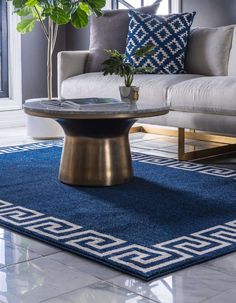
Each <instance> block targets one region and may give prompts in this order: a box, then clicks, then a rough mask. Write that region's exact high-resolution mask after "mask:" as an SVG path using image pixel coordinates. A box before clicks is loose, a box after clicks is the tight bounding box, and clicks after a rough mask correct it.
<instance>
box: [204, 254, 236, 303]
mask: <svg viewBox="0 0 236 303" xmlns="http://www.w3.org/2000/svg"><path fill="white" fill-rule="evenodd" d="M203 265H204V266H206V267H209V268H212V269H216V270H218V271H221V272H224V273H226V274H229V275H233V276H235V277H236V252H235V253H231V254H229V255H225V256H222V257H220V258H216V259H213V260H211V261H208V262H206V263H204V264H203ZM235 302H236V301H235Z"/></svg>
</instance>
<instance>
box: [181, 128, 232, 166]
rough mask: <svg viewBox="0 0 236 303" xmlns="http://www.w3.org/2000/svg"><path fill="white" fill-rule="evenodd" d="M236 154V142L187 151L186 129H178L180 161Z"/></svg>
mask: <svg viewBox="0 0 236 303" xmlns="http://www.w3.org/2000/svg"><path fill="white" fill-rule="evenodd" d="M232 154H235V155H236V144H228V145H223V146H219V147H213V148H208V149H203V150H198V151H191V152H187V153H186V152H185V129H184V128H179V129H178V159H179V160H180V161H196V160H201V159H208V158H218V157H225V156H229V155H232Z"/></svg>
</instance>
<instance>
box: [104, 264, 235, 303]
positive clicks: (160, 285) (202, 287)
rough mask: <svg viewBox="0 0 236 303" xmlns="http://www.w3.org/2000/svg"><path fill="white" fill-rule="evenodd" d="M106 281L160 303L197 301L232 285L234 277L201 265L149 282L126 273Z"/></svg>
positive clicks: (196, 302) (233, 286) (197, 302)
mask: <svg viewBox="0 0 236 303" xmlns="http://www.w3.org/2000/svg"><path fill="white" fill-rule="evenodd" d="M109 282H111V283H114V284H116V285H118V286H120V287H123V288H127V289H129V290H130V291H133V292H135V293H137V294H139V295H141V296H145V297H147V298H149V299H152V300H154V301H155V300H156V301H159V302H161V303H190V302H191V303H200V302H202V301H203V300H206V299H208V298H211V297H213V296H217V295H219V294H221V293H222V292H225V291H227V290H230V289H233V288H235V287H236V277H232V276H230V275H227V274H225V273H222V272H219V271H216V270H214V269H211V268H206V267H203V266H201V265H198V266H192V267H190V268H187V269H185V270H182V271H178V272H176V273H173V274H171V275H168V276H166V277H163V278H160V279H157V280H154V281H151V282H143V281H141V280H139V279H136V278H133V277H130V276H128V275H120V276H118V277H115V278H113V279H111V280H109Z"/></svg>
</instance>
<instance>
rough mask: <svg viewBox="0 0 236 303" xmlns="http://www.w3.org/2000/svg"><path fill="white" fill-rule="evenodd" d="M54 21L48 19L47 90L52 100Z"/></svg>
mask: <svg viewBox="0 0 236 303" xmlns="http://www.w3.org/2000/svg"><path fill="white" fill-rule="evenodd" d="M53 31H54V30H53V21H52V20H51V19H50V18H49V19H48V52H47V89H48V99H49V100H51V99H52V54H53V36H54V35H53Z"/></svg>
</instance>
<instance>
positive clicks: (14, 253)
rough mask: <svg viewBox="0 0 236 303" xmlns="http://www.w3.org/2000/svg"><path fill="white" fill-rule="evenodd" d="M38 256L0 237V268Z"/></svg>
mask: <svg viewBox="0 0 236 303" xmlns="http://www.w3.org/2000/svg"><path fill="white" fill-rule="evenodd" d="M39 257H41V255H40V254H37V253H35V252H33V251H31V250H29V249H25V248H23V247H20V246H17V245H15V244H13V243H10V242H8V241H6V240H4V239H0V268H2V267H5V266H8V265H13V264H17V263H20V262H24V261H27V260H32V259H36V258H39Z"/></svg>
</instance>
